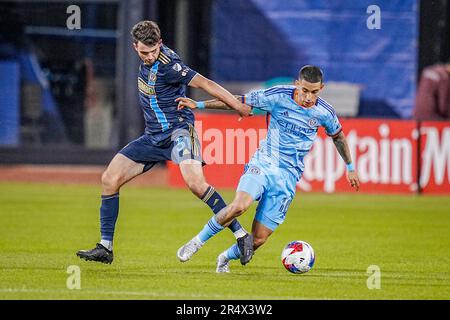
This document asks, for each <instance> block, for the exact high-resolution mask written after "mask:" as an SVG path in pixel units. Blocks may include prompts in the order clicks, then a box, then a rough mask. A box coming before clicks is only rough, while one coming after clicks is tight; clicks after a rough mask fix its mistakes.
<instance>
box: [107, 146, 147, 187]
mask: <svg viewBox="0 0 450 320" xmlns="http://www.w3.org/2000/svg"><path fill="white" fill-rule="evenodd" d="M143 172H144V164H142V163H138V162H135V161H133V160H131V159H129V158H127V157H126V156H124V155H123V154H121V153H118V154H116V155H115V156H114V158H113V159H112V160H111V162H110V163H109V165H108V167H107V169H106V171H105V172H104V174H103V177H102V181H104V182H110V183H111V182H112V183H115V184H123V183H125V182H127V181H129V180H131V179H133V178H134V177H136V176H138V175H140V174H142V173H143Z"/></svg>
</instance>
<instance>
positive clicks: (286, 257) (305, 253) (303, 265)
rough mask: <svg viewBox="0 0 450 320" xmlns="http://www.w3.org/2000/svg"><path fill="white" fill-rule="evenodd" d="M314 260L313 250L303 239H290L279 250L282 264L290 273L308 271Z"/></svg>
mask: <svg viewBox="0 0 450 320" xmlns="http://www.w3.org/2000/svg"><path fill="white" fill-rule="evenodd" d="M314 261H315V256H314V250H313V248H312V247H311V245H310V244H309V243H307V242H305V241H301V240H297V241H292V242H290V243H288V244H287V245H286V247H284V249H283V252H281V262H282V263H283V266H284V267H285V268H286V270H287V271H289V272H292V273H305V272H308V271H309V270H311V268H312V267H313V265H314Z"/></svg>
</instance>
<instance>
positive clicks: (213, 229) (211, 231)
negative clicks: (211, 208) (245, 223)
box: [198, 216, 223, 243]
mask: <svg viewBox="0 0 450 320" xmlns="http://www.w3.org/2000/svg"><path fill="white" fill-rule="evenodd" d="M222 230H223V226H221V225H220V224H219V223H218V222H217V220H216V217H215V216H214V217H212V218H211V219H210V220H209V221H208V223H207V224H205V226H204V227H203V230H202V231H200V233H199V234H198V238H199V239H200V241H201V242H202V243H204V242H205V241H207V240H208V239H209V238H211V237H212V236H214V235H216V234H217V233H219V232H220V231H222Z"/></svg>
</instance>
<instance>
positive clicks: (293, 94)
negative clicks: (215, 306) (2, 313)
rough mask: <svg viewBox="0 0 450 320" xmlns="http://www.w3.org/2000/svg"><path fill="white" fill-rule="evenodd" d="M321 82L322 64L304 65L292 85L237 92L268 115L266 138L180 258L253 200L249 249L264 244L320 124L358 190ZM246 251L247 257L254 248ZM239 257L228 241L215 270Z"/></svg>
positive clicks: (219, 105) (212, 104)
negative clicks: (226, 198) (225, 199)
mask: <svg viewBox="0 0 450 320" xmlns="http://www.w3.org/2000/svg"><path fill="white" fill-rule="evenodd" d="M323 87H324V85H323V74H322V71H321V70H320V68H318V67H316V66H310V65H308V66H304V67H303V68H302V69H301V70H300V72H299V79H298V80H296V81H295V85H294V86H276V87H273V88H269V89H265V90H255V91H252V92H250V93H248V94H246V95H245V96H243V97H239V96H237V97H238V98H240V99H241V101H243V102H244V103H245V104H246V105H247V106H248V108H257V109H260V110H264V111H266V112H267V113H269V114H270V116H271V118H270V122H269V130H268V132H267V137H266V139H264V140H263V141H262V142H261V144H260V147H259V148H258V150H257V151H256V152H255V154H254V155H253V157H252V159H251V160H250V162H249V163H248V164H247V165H246V166H245V172H244V174H243V175H242V177H241V179H240V181H239V185H238V187H237V192H236V196H235V198H234V200H233V202H232V203H231V204H230V205H228V206H227V207H225V208H223V209H222V210H221V211H220V212H219V213H218V214H217V215H216V216H213V217H212V218H211V219H210V220H209V221H208V223H207V224H206V225H205V226H204V228H203V230H201V231H200V233H199V234H198V235H197V236H195V237H194V238H193V239H192V240H190V241H189V242H188V243H187V244H185V245H184V246H182V247H181V248H180V249H179V250H178V252H177V256H178V259H179V260H180V261H182V262H185V261H187V260H189V259H190V258H191V257H192V256H193V255H194V253H196V252H197V251H198V250H199V249H200V248H201V247H202V246H203V244H204V243H205V242H206V241H207V240H208V239H210V238H211V237H212V236H214V235H215V234H217V233H218V232H220V231H221V230H223V229H224V228H225V227H226V226H228V224H229V223H231V221H232V220H233V219H234V218H236V217H238V216H240V215H241V214H243V213H244V212H245V211H246V210H247V209H248V208H249V207H250V205H251V204H252V203H253V201H259V204H258V206H257V209H256V214H255V218H254V220H253V225H252V235H253V250H256V249H257V248H259V247H260V246H261V245H263V244H264V243H265V242H266V240H267V238H268V237H269V236H270V235H271V234H272V233H273V231H274V230H275V229H276V228H277V227H278V226H279V225H280V224H281V223H283V221H284V219H285V216H286V212H287V210H288V208H289V205H290V203H291V201H292V199H293V198H294V195H295V192H296V184H297V182H298V181H299V180H300V178H301V176H302V173H303V170H304V163H303V159H304V158H305V156H306V155H307V154H308V152H309V150H310V149H311V147H312V145H313V142H314V139H315V137H316V135H317V130H318V129H319V127H321V126H322V127H324V128H325V131H326V133H327V134H328V135H329V136H330V137H332V139H333V141H334V144H335V146H336V149H337V151H338V152H339V154H340V155H341V157H342V159H343V160H344V161H345V163H346V164H347V178H348V181H349V183H350V184H351V186H352V187H354V188H355V189H356V190H358V189H359V179H358V175H357V173H356V171H355V169H354V166H353V164H352V159H351V155H350V151H349V148H348V145H347V141H346V139H345V135H344V133H343V132H342V126H341V124H340V123H339V120H338V118H337V116H336V113H335V111H334V109H333V107H332V106H331V105H330V104H328V103H327V102H326V101H325V100H323V99H321V98H320V97H319V96H318V94H319V93H320V91H321V90H322V88H323ZM178 102H179V108H184V107H189V108H195V107H197V108H199V107H200V108H202V107H205V108H210V109H231V108H229V107H228V106H226V105H225V104H224V103H223V102H221V101H218V100H210V101H205V102H198V103H196V102H195V101H193V100H190V99H189V98H179V99H178ZM249 250H252V249H251V248H250V249H249ZM246 255H247V256H250V257H251V256H252V255H253V251H252V252H247V253H246ZM241 256H242V254H241V252H240V251H239V248H238V246H237V245H233V246H231V247H230V248H229V249H227V250H225V251H224V252H222V253H221V254H220V255H219V256H218V258H217V268H216V272H218V273H221V272H229V270H230V268H229V261H230V260H237V259H239V258H240V257H241ZM241 263H242V261H241Z"/></svg>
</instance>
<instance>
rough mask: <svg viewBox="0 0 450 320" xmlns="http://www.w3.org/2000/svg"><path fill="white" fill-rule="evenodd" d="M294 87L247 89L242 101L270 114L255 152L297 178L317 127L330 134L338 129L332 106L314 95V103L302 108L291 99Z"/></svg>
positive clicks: (338, 130) (335, 132) (339, 129)
mask: <svg viewBox="0 0 450 320" xmlns="http://www.w3.org/2000/svg"><path fill="white" fill-rule="evenodd" d="M294 92H295V86H276V87H272V88H269V89H265V90H255V91H251V92H249V93H248V94H246V95H245V101H244V102H245V103H246V104H247V105H250V106H252V107H253V108H257V109H260V110H264V111H266V112H267V113H269V114H270V116H271V117H270V122H269V128H268V129H269V130H268V133H267V137H266V139H264V140H262V141H261V143H260V147H259V149H258V150H257V153H256V154H255V156H256V157H267V158H269V159H270V160H271V162H272V163H277V162H278V163H279V167H280V168H286V169H290V170H292V171H293V172H295V173H296V175H297V179H300V176H301V173H302V172H303V169H304V167H305V165H304V163H303V159H304V157H305V156H306V155H307V153H308V152H309V150H310V149H311V147H312V145H313V142H314V139H315V137H316V135H317V130H318V129H319V127H321V126H322V127H324V128H325V131H326V133H327V134H328V135H330V136H334V135H336V134H338V133H339V132H340V131H341V130H342V126H341V124H340V123H339V120H338V118H337V116H336V112H335V111H334V109H333V107H332V106H331V105H330V104H329V103H327V102H326V101H325V100H323V99H321V98H318V99H317V102H316V105H314V106H312V107H311V108H304V107H302V106H300V105H298V104H297V103H296V102H295V101H294Z"/></svg>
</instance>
